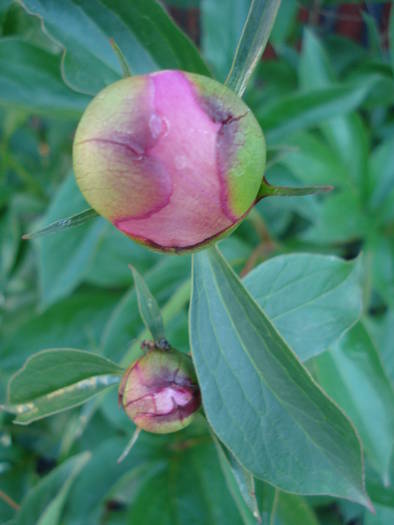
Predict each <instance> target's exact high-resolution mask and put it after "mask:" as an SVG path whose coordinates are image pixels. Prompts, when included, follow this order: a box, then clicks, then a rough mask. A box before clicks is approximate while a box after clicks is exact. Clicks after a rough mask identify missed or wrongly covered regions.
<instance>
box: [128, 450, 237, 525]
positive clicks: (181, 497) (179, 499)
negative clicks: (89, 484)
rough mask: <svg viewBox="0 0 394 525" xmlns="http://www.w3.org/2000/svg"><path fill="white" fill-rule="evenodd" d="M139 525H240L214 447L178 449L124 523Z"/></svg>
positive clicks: (144, 489) (144, 487)
mask: <svg viewBox="0 0 394 525" xmlns="http://www.w3.org/2000/svg"><path fill="white" fill-rule="evenodd" d="M125 523H127V524H134V523H138V524H139V525H151V524H152V523H155V524H156V525H174V523H177V524H178V525H183V524H184V525H188V524H190V523H196V524H197V523H198V524H204V525H240V523H241V520H240V517H239V514H238V512H237V508H236V506H235V504H234V503H233V501H232V498H231V496H230V493H229V492H228V490H227V487H226V484H225V482H224V479H223V474H222V472H221V469H220V466H219V464H218V460H217V457H216V451H215V448H214V445H213V443H204V442H202V443H201V444H196V445H195V446H193V447H185V448H183V447H180V448H179V451H177V452H176V453H174V454H172V456H171V457H170V458H169V462H168V465H167V466H166V467H165V468H163V470H162V471H161V472H159V473H157V474H156V475H155V476H154V477H153V478H152V479H151V480H149V481H148V482H147V483H146V484H145V485H144V486H143V487H142V489H141V491H140V493H139V494H138V495H137V497H136V499H135V500H134V502H132V504H131V508H130V512H129V515H128V518H127V521H126V522H125Z"/></svg>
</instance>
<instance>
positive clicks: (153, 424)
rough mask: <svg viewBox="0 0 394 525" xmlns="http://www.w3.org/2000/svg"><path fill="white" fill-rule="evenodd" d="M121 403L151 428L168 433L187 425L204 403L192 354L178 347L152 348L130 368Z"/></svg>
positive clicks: (143, 426)
mask: <svg viewBox="0 0 394 525" xmlns="http://www.w3.org/2000/svg"><path fill="white" fill-rule="evenodd" d="M119 403H120V404H121V405H122V406H123V408H124V410H125V412H126V414H127V415H128V416H129V418H130V419H132V420H133V421H134V423H135V424H136V425H137V427H139V428H141V429H143V430H146V431H148V432H154V433H157V434H167V433H170V432H176V431H177V430H181V429H182V428H184V427H186V426H187V425H189V423H191V421H192V419H193V416H194V414H195V412H196V411H197V410H198V409H199V408H200V405H201V398H200V390H199V388H198V385H197V380H196V376H195V373H194V368H193V364H192V361H191V358H190V357H189V356H187V355H185V354H182V353H180V352H176V351H174V350H171V351H169V352H164V351H162V350H151V351H149V352H148V353H147V354H146V355H144V356H143V357H141V358H140V359H138V361H136V362H135V363H134V364H133V365H132V366H131V367H130V368H129V369H128V370H126V373H125V374H124V376H123V379H122V381H121V384H120V387H119Z"/></svg>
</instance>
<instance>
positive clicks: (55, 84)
mask: <svg viewBox="0 0 394 525" xmlns="http://www.w3.org/2000/svg"><path fill="white" fill-rule="evenodd" d="M0 70H1V77H0V105H5V106H7V107H16V108H21V109H24V110H27V111H29V112H34V113H39V114H41V115H50V116H51V117H53V116H61V117H64V118H72V119H77V118H78V117H79V115H80V114H81V113H82V111H83V110H84V108H85V107H86V105H87V103H88V102H89V97H86V96H84V95H81V94H78V93H73V92H72V91H71V90H70V89H69V88H68V87H67V86H65V85H64V83H63V80H62V78H61V75H60V60H59V57H57V56H56V55H52V54H50V53H48V52H47V51H44V50H43V49H40V48H38V47H35V46H33V45H31V44H29V43H28V42H23V41H21V40H17V39H15V38H3V39H1V41H0Z"/></svg>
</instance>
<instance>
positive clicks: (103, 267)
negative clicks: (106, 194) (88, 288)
mask: <svg viewBox="0 0 394 525" xmlns="http://www.w3.org/2000/svg"><path fill="white" fill-rule="evenodd" d="M162 260H163V259H161V255H160V254H159V253H156V252H153V251H151V250H147V249H146V248H145V246H142V245H140V244H137V243H136V242H132V241H131V240H130V238H129V237H126V235H124V234H123V233H122V232H120V231H119V230H117V229H116V228H114V227H113V226H112V224H110V223H107V224H106V228H105V229H104V230H103V235H102V236H101V238H100V243H99V248H98V249H97V250H96V251H95V254H94V257H93V259H92V261H91V263H90V267H89V270H88V271H87V273H86V276H85V279H84V280H85V281H87V282H89V283H92V284H94V285H95V286H100V287H106V288H110V289H111V288H112V289H113V288H124V287H128V286H130V270H129V268H128V265H129V264H130V263H132V264H133V266H135V267H136V268H137V269H138V270H139V271H140V272H142V273H143V274H144V275H145V274H146V272H148V271H149V270H150V269H151V268H152V267H153V266H154V265H155V264H158V262H159V261H162ZM108 268H111V271H108Z"/></svg>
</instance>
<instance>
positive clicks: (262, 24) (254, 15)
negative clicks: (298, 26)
mask: <svg viewBox="0 0 394 525" xmlns="http://www.w3.org/2000/svg"><path fill="white" fill-rule="evenodd" d="M279 6H280V0H252V3H251V5H250V9H249V13H248V16H247V18H246V22H245V25H244V27H243V29H242V34H241V37H240V39H239V42H238V46H237V49H236V51H235V55H234V59H233V63H232V65H231V68H230V72H229V74H228V76H227V78H226V82H225V84H227V85H228V87H229V88H230V89H232V90H233V91H235V93H237V94H238V95H239V96H240V97H241V96H242V95H243V93H244V91H245V89H246V86H247V84H248V82H249V79H250V77H251V75H252V73H253V71H254V69H255V67H256V65H257V62H258V60H259V58H260V57H261V55H262V53H263V51H264V49H265V46H266V44H267V42H268V38H269V35H270V33H271V29H272V26H273V25H274V21H275V17H276V14H277V12H278V9H279Z"/></svg>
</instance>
